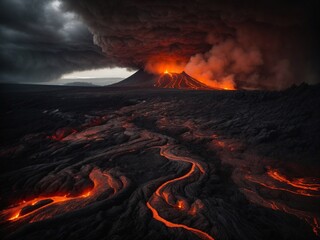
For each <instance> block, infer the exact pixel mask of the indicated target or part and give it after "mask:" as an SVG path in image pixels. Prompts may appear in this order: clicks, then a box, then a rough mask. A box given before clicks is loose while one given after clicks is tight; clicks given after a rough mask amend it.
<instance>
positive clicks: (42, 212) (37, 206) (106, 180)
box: [0, 169, 126, 222]
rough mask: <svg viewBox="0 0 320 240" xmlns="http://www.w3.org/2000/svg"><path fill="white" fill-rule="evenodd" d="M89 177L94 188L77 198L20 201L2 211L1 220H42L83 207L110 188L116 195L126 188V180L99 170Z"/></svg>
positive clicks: (40, 198)
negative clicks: (51, 207)
mask: <svg viewBox="0 0 320 240" xmlns="http://www.w3.org/2000/svg"><path fill="white" fill-rule="evenodd" d="M89 177H90V179H91V180H92V181H93V183H94V187H93V188H92V189H90V190H89V189H87V190H85V191H84V192H83V193H82V194H80V195H79V196H75V197H72V196H68V195H63V196H46V197H37V198H35V199H32V200H28V201H22V202H21V203H19V204H17V205H16V206H13V207H10V208H8V209H5V210H3V211H2V212H1V213H0V216H1V219H3V218H4V219H5V218H6V220H9V221H17V220H20V219H22V218H25V217H27V216H31V215H32V219H31V220H30V221H31V222H34V221H39V220H44V219H47V218H51V217H53V216H54V215H56V214H57V213H58V212H61V213H63V212H65V211H71V210H73V209H77V208H79V207H83V206H85V205H87V204H89V202H90V201H92V200H94V199H95V198H96V197H97V196H98V195H100V194H101V193H103V192H105V191H106V190H108V189H110V188H111V189H113V194H116V193H117V192H118V191H119V190H120V188H125V187H126V179H124V178H123V177H120V179H119V180H117V179H115V178H114V177H113V176H112V175H110V174H109V173H102V172H101V171H100V170H99V169H94V170H92V171H91V173H90V175H89ZM90 199H91V200H90ZM62 203H63V204H62ZM53 205H55V206H56V207H57V209H56V210H52V209H51V210H49V208H48V207H49V206H53Z"/></svg>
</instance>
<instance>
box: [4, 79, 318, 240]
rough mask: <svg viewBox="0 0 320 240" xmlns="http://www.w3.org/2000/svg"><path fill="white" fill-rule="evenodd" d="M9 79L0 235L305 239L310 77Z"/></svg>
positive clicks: (309, 209)
mask: <svg viewBox="0 0 320 240" xmlns="http://www.w3.org/2000/svg"><path fill="white" fill-rule="evenodd" d="M7 89H8V86H7ZM10 89H11V90H10ZM10 89H9V90H10V91H9V90H7V91H3V94H2V96H1V97H2V99H3V108H1V109H0V112H1V115H2V119H1V120H2V124H1V126H0V130H2V136H3V137H5V138H8V137H9V136H10V141H9V140H7V141H5V142H4V141H3V142H1V143H2V144H1V146H0V157H1V163H3V167H1V169H0V196H1V198H0V206H1V209H0V235H1V236H4V239H7V240H9V239H10V240H20V239H32V240H37V239H53V240H58V239H79V240H84V239H97V240H100V239H101V240H102V239H131V240H138V239H139V240H140V239H143V240H149V239H152V240H158V239H159V240H160V239H186V240H187V239H192V240H197V239H199V240H200V239H210V240H211V239H212V238H214V239H221V240H227V239H243V240H247V239H248V240H249V239H250V240H251V239H255V240H269V239H279V240H284V239H297V240H298V239H319V237H317V235H316V232H315V231H319V230H320V229H319V225H318V223H319V219H320V213H319V204H320V202H319V201H320V198H319V195H320V191H319V189H320V187H319V182H320V180H319V179H320V176H319V173H320V171H319V169H320V164H319V157H318V156H319V155H320V148H319V143H320V138H319V136H320V125H319V119H320V115H319V114H320V112H319V109H320V94H319V90H320V86H307V87H303V89H301V90H299V89H300V88H299V87H297V88H295V89H289V90H287V91H283V92H265V91H178V90H175V89H171V90H170V91H163V90H161V89H157V88H154V89H141V88H139V89H138V88H137V89H134V88H131V89H130V88H108V87H106V88H89V87H88V88H85V87H84V88H71V87H47V86H45V87H43V86H34V87H32V88H30V87H28V86H22V85H18V86H16V87H15V88H13V87H12V88H10ZM59 129H60V130H59ZM4 130H6V131H5V132H4ZM71 130H75V131H71ZM4 143H5V144H4ZM270 176H276V177H277V176H278V180H277V178H271V177H270ZM279 179H280V180H279ZM292 181H294V182H293V184H291V185H290V184H288V182H289V183H292ZM161 186H162V187H161ZM305 187H306V188H305ZM303 188H304V189H303ZM157 190H158V191H157ZM41 196H44V197H45V199H44V200H42V201H41V199H43V198H39V197H41ZM61 196H66V197H63V199H61ZM50 199H51V200H52V201H53V202H52V201H51V200H50ZM38 200H40V201H38ZM37 201H38V202H37ZM18 210H21V211H20V215H17V213H19V211H18ZM155 211H157V212H155ZM156 214H158V215H159V216H160V217H161V218H162V219H165V220H167V221H169V222H172V223H176V224H179V225H177V227H169V226H168V225H166V224H164V223H163V222H162V221H161V218H158V219H157V218H156V217H157V215H156ZM11 218H14V219H13V220H10V219H11ZM182 225H183V226H187V227H188V228H189V230H190V228H193V229H198V230H199V231H202V232H203V233H206V234H208V235H210V236H211V237H212V238H209V237H204V236H205V235H203V234H202V235H199V231H198V232H197V233H198V234H195V231H189V230H188V228H182V227H179V226H182ZM199 236H201V237H199Z"/></svg>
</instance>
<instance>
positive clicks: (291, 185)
mask: <svg viewBox="0 0 320 240" xmlns="http://www.w3.org/2000/svg"><path fill="white" fill-rule="evenodd" d="M245 179H246V180H248V181H249V182H251V183H254V184H258V185H260V186H262V187H264V188H267V189H270V190H276V191H283V192H287V193H291V194H295V195H296V196H301V197H309V198H318V197H320V193H319V190H320V184H319V183H318V182H319V179H310V178H289V177H287V176H285V175H284V174H282V173H280V172H279V171H278V170H277V169H272V168H268V170H267V172H266V174H265V175H263V176H254V175H246V176H245ZM279 185H281V186H279ZM245 193H246V196H247V197H248V198H249V199H250V200H251V201H252V202H255V203H259V204H261V205H263V206H265V207H269V208H272V209H274V210H280V211H283V212H286V213H288V214H292V215H295V216H297V217H298V218H300V219H303V220H305V221H306V222H307V223H308V224H309V225H310V226H311V227H312V230H313V232H314V234H315V235H317V236H319V231H320V227H319V224H318V222H319V218H318V217H317V216H316V214H314V213H312V212H307V211H303V210H299V209H295V208H292V207H289V205H287V204H285V203H282V201H281V200H280V201H279V200H271V199H264V198H263V197H261V196H260V195H259V194H258V193H257V192H256V191H252V190H249V189H245ZM293 200H294V199H293Z"/></svg>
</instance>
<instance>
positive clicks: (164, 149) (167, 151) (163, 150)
mask: <svg viewBox="0 0 320 240" xmlns="http://www.w3.org/2000/svg"><path fill="white" fill-rule="evenodd" d="M172 148H173V147H172V146H170V145H165V146H161V147H160V155H161V156H164V157H166V158H167V159H170V160H173V161H183V162H187V163H191V165H192V166H191V169H190V170H189V171H188V172H187V173H186V174H185V175H183V176H181V177H178V178H174V179H172V180H169V181H166V182H165V183H163V184H162V185H161V186H160V187H158V188H157V190H156V191H155V193H154V194H153V195H152V197H151V198H150V199H149V201H148V202H147V207H148V208H149V209H150V210H151V212H152V215H153V218H154V219H156V220H157V221H159V222H162V223H163V224H164V225H165V226H167V227H169V228H183V229H186V230H188V231H190V232H192V233H194V234H196V235H197V236H198V237H200V238H201V239H204V240H214V238H213V237H211V236H210V235H209V234H208V233H206V232H203V231H201V230H199V229H196V228H192V227H188V226H186V225H184V224H179V223H174V222H171V221H169V220H167V219H165V218H163V217H161V216H160V214H159V212H158V210H157V209H156V208H155V207H153V206H152V204H151V199H155V198H158V197H160V198H162V199H163V200H165V202H166V203H167V204H169V205H171V206H172V204H170V203H169V200H168V194H166V193H165V188H166V187H167V186H168V185H169V184H173V183H176V182H178V181H181V180H183V179H187V178H189V177H190V176H192V175H193V174H195V173H196V169H197V171H200V174H202V175H203V174H204V173H205V170H204V167H203V166H202V165H201V164H200V163H199V162H197V161H195V160H194V159H191V158H188V157H184V156H177V155H174V154H173V153H172V152H171V150H172ZM176 207H177V208H179V209H181V208H182V207H183V205H181V202H180V201H178V202H177V204H176Z"/></svg>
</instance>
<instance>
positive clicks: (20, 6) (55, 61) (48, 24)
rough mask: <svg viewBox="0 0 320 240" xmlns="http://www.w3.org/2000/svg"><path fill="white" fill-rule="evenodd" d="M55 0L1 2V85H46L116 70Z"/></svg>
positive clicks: (76, 21)
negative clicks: (84, 72)
mask: <svg viewBox="0 0 320 240" xmlns="http://www.w3.org/2000/svg"><path fill="white" fill-rule="evenodd" d="M60 8H61V3H59V2H58V1H54V0H33V1H24V0H2V1H1V2H0V23H1V24H0V39H1V40H0V41H1V47H0V48H1V50H0V81H3V82H45V81H50V80H53V79H57V78H59V77H60V76H61V75H62V74H63V73H67V72H72V71H74V70H85V69H92V68H98V67H104V66H110V67H112V66H114V65H113V63H112V61H111V60H110V59H108V57H107V56H105V55H104V54H103V53H102V52H101V49H100V48H99V47H98V46H96V45H95V44H94V43H93V40H92V34H91V33H90V32H89V31H88V29H87V27H86V26H85V25H84V24H83V23H81V21H79V20H78V19H77V17H76V16H75V15H74V14H72V13H68V12H63V11H62V10H61V9H60Z"/></svg>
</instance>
